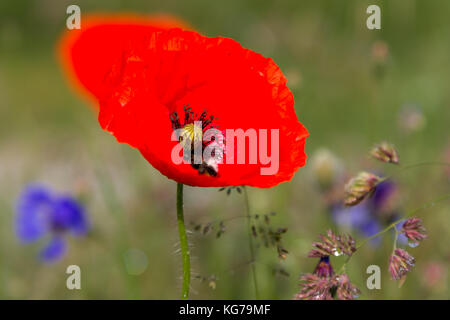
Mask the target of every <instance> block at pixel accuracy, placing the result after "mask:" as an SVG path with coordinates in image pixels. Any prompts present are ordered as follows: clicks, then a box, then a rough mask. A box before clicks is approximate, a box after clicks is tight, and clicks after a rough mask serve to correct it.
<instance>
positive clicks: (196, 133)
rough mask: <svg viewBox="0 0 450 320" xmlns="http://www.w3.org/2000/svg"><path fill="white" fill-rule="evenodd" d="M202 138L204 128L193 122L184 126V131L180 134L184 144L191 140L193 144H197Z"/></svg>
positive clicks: (181, 141)
mask: <svg viewBox="0 0 450 320" xmlns="http://www.w3.org/2000/svg"><path fill="white" fill-rule="evenodd" d="M202 138H203V130H202V128H201V127H200V126H198V125H195V124H193V123H189V124H187V125H185V126H184V127H183V131H182V133H181V135H180V143H182V144H184V143H186V142H188V141H189V142H190V143H191V144H196V143H198V142H201V141H202Z"/></svg>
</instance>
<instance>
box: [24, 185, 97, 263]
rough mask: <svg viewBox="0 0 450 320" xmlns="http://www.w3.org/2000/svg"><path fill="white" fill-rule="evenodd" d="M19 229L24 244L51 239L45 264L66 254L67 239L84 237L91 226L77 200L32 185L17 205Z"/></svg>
mask: <svg viewBox="0 0 450 320" xmlns="http://www.w3.org/2000/svg"><path fill="white" fill-rule="evenodd" d="M15 229H16V234H17V237H18V238H19V240H20V241H21V242H22V243H30V242H35V241H37V240H39V239H41V238H43V237H49V238H50V240H49V242H48V243H47V245H46V246H45V247H44V248H43V249H42V250H41V252H40V255H39V256H40V259H41V260H43V261H45V262H53V261H56V260H58V259H60V258H62V256H63V255H64V254H65V252H66V249H67V246H66V239H65V237H64V236H65V235H66V234H67V233H71V234H72V235H75V236H79V235H84V234H86V233H87V231H88V229H89V225H88V221H87V216H86V212H85V210H84V208H83V207H82V206H81V205H80V204H79V203H78V202H77V201H76V200H75V199H74V198H72V197H70V196H65V195H57V194H54V193H53V192H52V191H51V190H50V189H48V188H46V187H44V186H41V185H28V186H27V187H26V188H25V189H24V190H23V192H22V194H21V195H20V196H19V199H18V202H17V210H16V218H15Z"/></svg>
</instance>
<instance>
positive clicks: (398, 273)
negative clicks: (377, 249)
mask: <svg viewBox="0 0 450 320" xmlns="http://www.w3.org/2000/svg"><path fill="white" fill-rule="evenodd" d="M414 263H415V259H414V257H413V256H412V255H410V254H409V253H408V252H407V251H405V250H403V249H395V250H394V253H393V254H392V255H391V256H390V257H389V272H390V273H391V277H392V279H393V280H400V279H402V278H403V277H405V276H406V274H407V273H408V272H409V271H411V269H412V267H414Z"/></svg>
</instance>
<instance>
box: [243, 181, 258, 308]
mask: <svg viewBox="0 0 450 320" xmlns="http://www.w3.org/2000/svg"><path fill="white" fill-rule="evenodd" d="M243 189H244V198H245V207H246V209H247V229H248V230H247V231H248V245H249V248H250V258H251V261H250V263H251V267H252V276H253V286H254V287H255V297H256V299H259V294H258V292H259V291H258V280H257V277H256V266H255V250H254V248H253V236H252V224H251V216H250V202H249V200H248V194H247V188H246V187H245V186H243Z"/></svg>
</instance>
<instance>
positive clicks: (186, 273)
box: [177, 183, 191, 300]
mask: <svg viewBox="0 0 450 320" xmlns="http://www.w3.org/2000/svg"><path fill="white" fill-rule="evenodd" d="M177 222H178V234H179V236H180V249H181V257H182V261H183V286H182V291H181V299H182V300H187V299H188V297H189V286H190V281H191V262H190V253H189V245H188V240H187V236H186V226H185V224H184V214H183V184H182V183H178V184H177Z"/></svg>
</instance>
